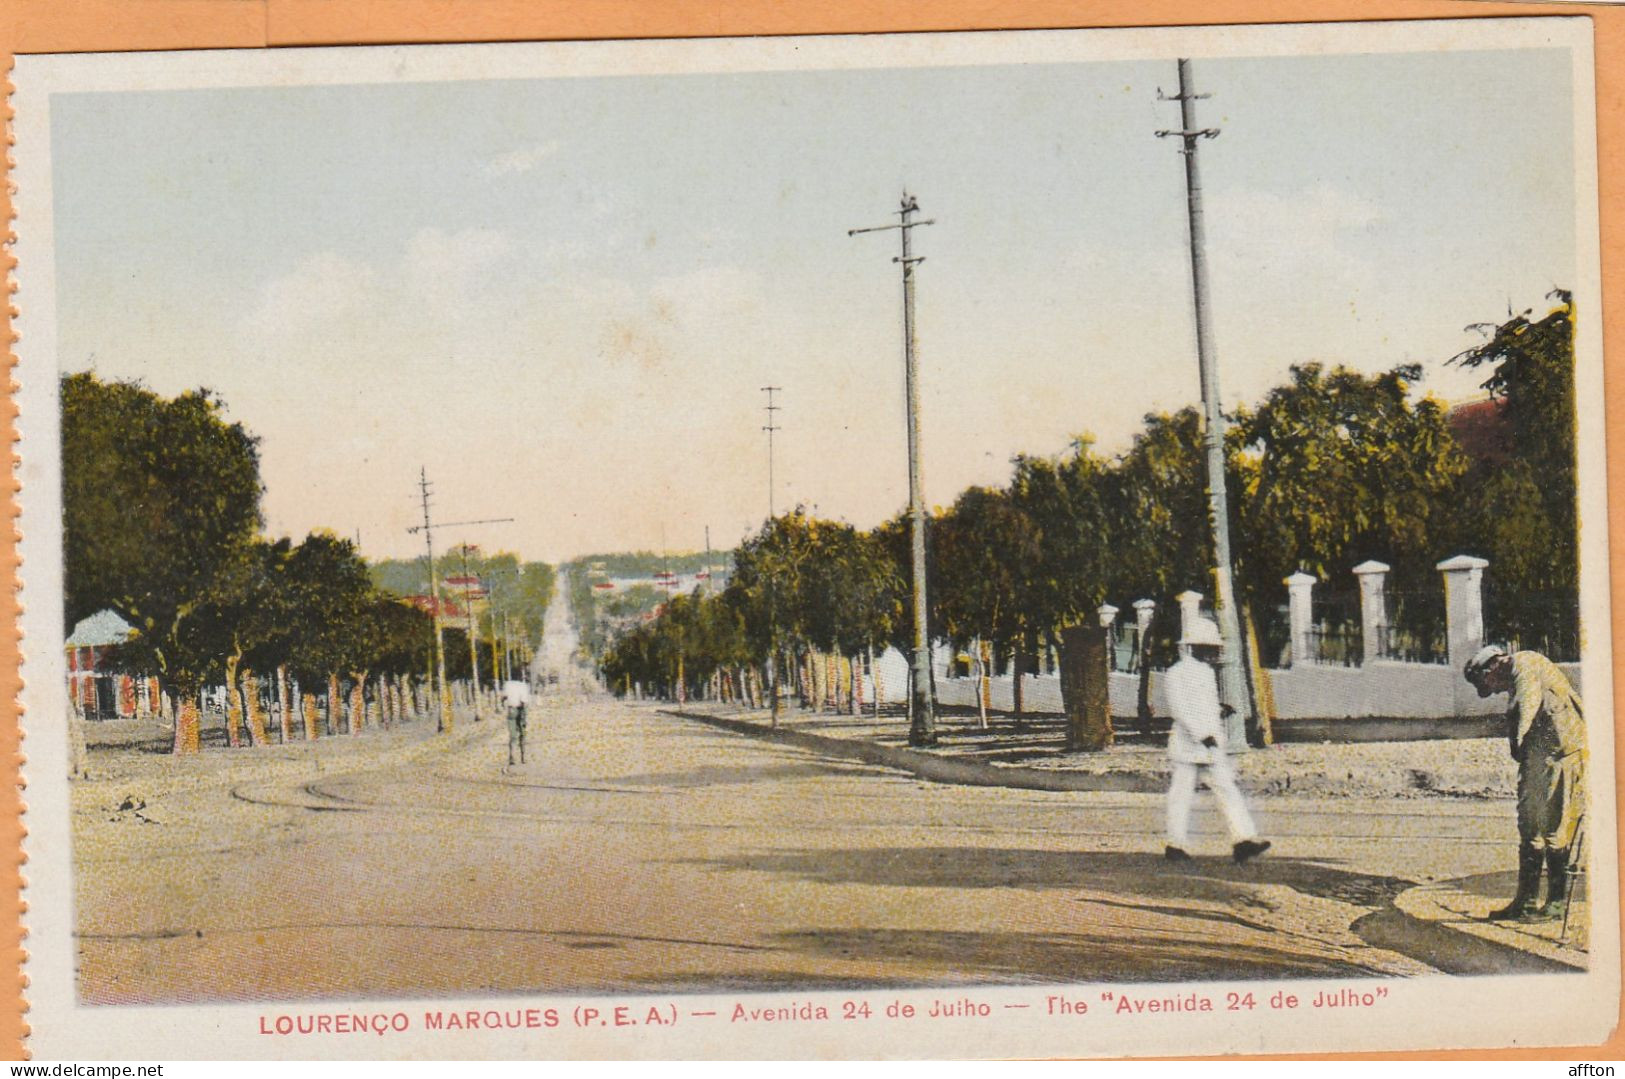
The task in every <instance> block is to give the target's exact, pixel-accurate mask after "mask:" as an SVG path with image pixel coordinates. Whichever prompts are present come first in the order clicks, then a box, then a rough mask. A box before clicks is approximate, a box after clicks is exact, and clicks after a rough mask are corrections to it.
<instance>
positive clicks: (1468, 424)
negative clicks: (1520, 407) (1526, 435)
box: [1445, 397, 1512, 466]
mask: <svg viewBox="0 0 1625 1079" xmlns="http://www.w3.org/2000/svg"><path fill="white" fill-rule="evenodd" d="M1445 422H1446V423H1447V424H1449V426H1450V433H1451V434H1452V435H1454V436H1455V437H1456V442H1457V443H1458V444H1459V445H1460V446H1461V448H1462V450H1463V451H1464V452H1466V454H1467V456H1468V457H1471V458H1472V459H1473V462H1474V463H1475V464H1485V465H1491V466H1494V465H1501V464H1505V463H1506V462H1507V461H1509V460H1511V458H1512V423H1511V419H1510V418H1509V417H1508V416H1507V403H1506V399H1505V398H1502V397H1486V398H1481V399H1479V400H1476V401H1466V402H1463V403H1462V404H1459V405H1456V406H1454V407H1453V408H1451V409H1450V411H1449V412H1448V413H1446V415H1445Z"/></svg>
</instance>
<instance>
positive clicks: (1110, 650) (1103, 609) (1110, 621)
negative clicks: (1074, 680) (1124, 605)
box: [1095, 603, 1117, 671]
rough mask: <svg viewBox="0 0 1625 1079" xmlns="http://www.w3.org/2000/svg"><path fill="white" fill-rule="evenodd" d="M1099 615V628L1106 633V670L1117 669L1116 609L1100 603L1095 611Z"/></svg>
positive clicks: (1108, 604)
mask: <svg viewBox="0 0 1625 1079" xmlns="http://www.w3.org/2000/svg"><path fill="white" fill-rule="evenodd" d="M1095 613H1096V614H1098V615H1100V628H1101V629H1103V630H1105V631H1106V669H1107V670H1112V671H1115V670H1116V669H1117V608H1116V607H1113V606H1112V605H1111V604H1110V603H1102V604H1101V605H1100V607H1099V608H1098V609H1097V610H1096V612H1095Z"/></svg>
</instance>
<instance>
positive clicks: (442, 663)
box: [406, 468, 513, 731]
mask: <svg viewBox="0 0 1625 1079" xmlns="http://www.w3.org/2000/svg"><path fill="white" fill-rule="evenodd" d="M429 486H430V485H429V472H428V469H426V468H419V469H418V490H419V492H420V493H421V495H422V498H423V523H422V524H421V525H413V526H412V527H411V528H408V529H407V530H406V531H407V533H408V534H409V535H415V534H417V533H419V532H422V533H423V545H424V551H425V552H426V553H427V555H428V558H429V610H430V613H431V615H432V617H433V619H434V665H435V675H436V677H437V678H438V680H439V689H440V693H439V698H438V699H439V702H440V716H439V723H438V726H437V727H436V730H439V731H449V730H451V723H452V715H451V687H450V686H449V685H448V684H447V683H446V650H445V647H444V644H443V642H442V639H441V637H442V630H443V624H442V621H441V618H440V583H439V580H438V579H437V575H436V573H435V568H434V530H435V529H436V528H458V527H462V526H465V525H484V524H502V523H505V522H508V521H512V520H513V518H512V517H486V518H483V519H481V520H478V521H447V522H441V523H440V524H435V523H434V522H433V521H432V520H431V519H430V517H429ZM475 707H476V715H477V714H478V705H477V704H476V706H475Z"/></svg>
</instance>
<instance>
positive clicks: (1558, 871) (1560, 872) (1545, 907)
mask: <svg viewBox="0 0 1625 1079" xmlns="http://www.w3.org/2000/svg"><path fill="white" fill-rule="evenodd" d="M1568 908H1569V852H1568V850H1567V849H1564V850H1549V851H1547V852H1546V902H1544V903H1542V904H1541V905H1540V916H1541V917H1542V918H1561V917H1563V913H1564V912H1565V911H1566V910H1568Z"/></svg>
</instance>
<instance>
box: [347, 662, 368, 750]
mask: <svg viewBox="0 0 1625 1079" xmlns="http://www.w3.org/2000/svg"><path fill="white" fill-rule="evenodd" d="M350 677H351V678H353V679H355V685H354V686H353V687H351V689H350V733H351V734H353V735H354V734H360V733H361V728H363V727H365V726H366V725H367V672H366V671H352V672H351V674H350Z"/></svg>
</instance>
